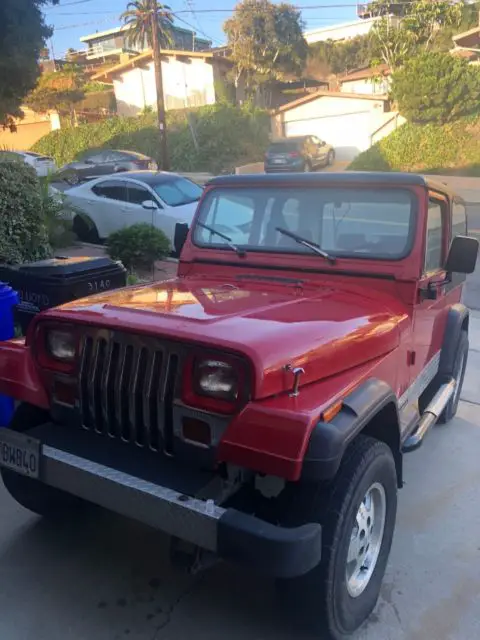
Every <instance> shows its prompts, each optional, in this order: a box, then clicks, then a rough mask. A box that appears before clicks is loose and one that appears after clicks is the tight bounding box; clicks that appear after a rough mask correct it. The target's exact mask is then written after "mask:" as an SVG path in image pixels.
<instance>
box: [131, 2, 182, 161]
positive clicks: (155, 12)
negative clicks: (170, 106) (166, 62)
mask: <svg viewBox="0 0 480 640" xmlns="http://www.w3.org/2000/svg"><path fill="white" fill-rule="evenodd" d="M121 19H122V20H123V22H124V24H125V25H129V27H130V31H129V37H128V39H129V41H130V42H131V43H132V45H140V47H141V48H143V46H144V45H145V42H146V43H147V44H148V46H149V47H151V48H152V50H153V64H154V67H155V86H156V92H157V116H158V130H159V135H160V152H161V165H162V169H163V170H164V171H168V169H169V165H170V163H169V159H168V148H167V124H166V117H165V100H164V97H163V77H162V54H161V47H163V48H165V47H167V46H169V45H170V44H171V42H172V40H173V38H172V25H173V17H172V13H171V9H170V7H168V6H167V5H164V4H161V3H160V2H158V0H135V1H134V2H129V3H128V5H127V10H126V11H125V12H124V13H123V14H122V16H121Z"/></svg>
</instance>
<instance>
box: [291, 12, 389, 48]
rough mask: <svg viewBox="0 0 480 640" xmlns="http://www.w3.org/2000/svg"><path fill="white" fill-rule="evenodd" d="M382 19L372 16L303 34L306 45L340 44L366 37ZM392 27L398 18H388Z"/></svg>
mask: <svg viewBox="0 0 480 640" xmlns="http://www.w3.org/2000/svg"><path fill="white" fill-rule="evenodd" d="M381 19H382V16H374V17H369V18H365V19H364V20H354V21H353V22H344V23H342V24H334V25H331V26H329V27H320V28H319V29H311V30H309V31H305V33H304V34H303V35H304V37H305V40H306V41H307V43H308V44H314V43H315V42H327V41H328V40H330V41H331V42H341V41H344V40H351V39H352V38H356V37H358V36H366V35H368V34H369V33H370V31H371V30H372V29H373V27H374V26H375V24H376V23H377V22H378V21H379V20H381ZM390 23H391V25H392V26H397V24H398V18H396V17H395V16H390Z"/></svg>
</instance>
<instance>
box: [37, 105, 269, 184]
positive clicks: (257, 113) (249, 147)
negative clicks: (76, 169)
mask: <svg viewBox="0 0 480 640" xmlns="http://www.w3.org/2000/svg"><path fill="white" fill-rule="evenodd" d="M187 118H190V124H189V121H188V119H187ZM269 120H270V118H269V115H268V113H267V112H266V111H262V110H258V109H250V108H240V107H234V106H231V105H228V104H216V105H209V106H205V107H200V108H198V109H192V110H189V111H188V112H187V111H186V110H179V111H171V112H168V114H167V126H168V132H169V135H168V145H169V152H170V160H171V166H172V169H173V170H177V171H212V172H219V171H221V170H223V169H231V168H233V167H234V166H235V165H236V164H240V163H247V162H255V161H258V160H261V159H262V158H263V154H264V152H265V149H266V147H267V145H268V140H269ZM191 126H193V128H194V130H195V132H196V139H197V142H198V149H197V148H196V146H195V143H194V140H193V137H192V133H191ZM92 148H114V149H128V150H131V151H138V152H140V153H145V154H146V155H148V156H151V157H153V158H155V159H156V160H159V159H160V158H159V145H158V130H157V123H156V115H155V114H146V115H143V116H139V117H136V118H123V117H114V118H109V119H108V120H104V121H102V122H99V123H94V124H83V125H80V126H78V127H75V128H66V129H61V130H57V131H52V132H51V133H49V134H48V135H46V136H44V137H43V138H41V139H40V140H39V141H38V142H37V143H36V144H35V146H34V147H33V150H34V151H36V152H38V153H42V154H45V155H49V156H53V157H54V158H55V160H56V162H57V164H58V166H59V167H60V166H62V165H63V164H65V163H67V162H71V161H72V160H74V159H75V158H76V157H77V156H78V155H79V154H80V153H82V152H84V151H86V150H88V149H92Z"/></svg>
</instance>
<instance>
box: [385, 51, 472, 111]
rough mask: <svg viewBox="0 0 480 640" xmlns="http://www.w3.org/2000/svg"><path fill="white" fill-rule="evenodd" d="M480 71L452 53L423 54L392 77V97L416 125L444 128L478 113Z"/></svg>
mask: <svg viewBox="0 0 480 640" xmlns="http://www.w3.org/2000/svg"><path fill="white" fill-rule="evenodd" d="M479 95H480V71H479V70H478V68H477V67H476V66H472V65H471V64H469V63H468V62H467V60H465V59H463V58H458V57H456V56H452V55H451V54H449V53H428V52H427V53H425V52H424V53H421V54H420V55H418V56H415V57H414V58H411V59H409V60H408V61H407V62H406V64H405V65H404V66H403V67H401V68H400V69H399V70H398V71H396V72H395V73H394V74H393V76H392V96H393V98H394V99H395V101H396V102H397V104H398V108H399V111H400V113H401V114H402V115H403V116H404V117H405V118H406V119H407V120H408V121H410V122H413V123H421V124H426V123H436V124H444V123H446V122H453V121H455V120H458V118H460V117H461V116H465V115H468V114H471V113H474V112H475V111H478V96H479Z"/></svg>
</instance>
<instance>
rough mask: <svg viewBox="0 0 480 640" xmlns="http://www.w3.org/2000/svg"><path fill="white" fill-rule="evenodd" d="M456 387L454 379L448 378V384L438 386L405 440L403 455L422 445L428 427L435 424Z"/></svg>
mask: <svg viewBox="0 0 480 640" xmlns="http://www.w3.org/2000/svg"><path fill="white" fill-rule="evenodd" d="M456 386H457V381H456V380H455V378H450V379H449V380H448V382H445V383H444V384H442V385H441V386H440V388H439V390H438V391H437V393H436V394H435V395H434V397H433V399H432V401H431V402H430V404H429V405H428V406H427V408H426V409H425V411H424V412H423V413H422V417H421V418H420V422H419V423H418V426H417V428H416V429H415V431H414V432H413V433H412V434H411V435H410V436H408V438H407V439H406V440H405V444H404V445H403V452H404V453H409V452H410V451H415V449H418V447H419V446H420V445H421V444H422V442H423V440H424V438H425V436H426V435H427V433H428V431H429V429H430V427H432V426H433V425H434V424H435V423H436V421H437V420H438V418H439V417H440V415H441V414H442V411H443V410H444V409H445V407H446V406H447V404H448V401H449V400H450V398H451V397H452V396H453V394H454V393H455V389H456Z"/></svg>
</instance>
